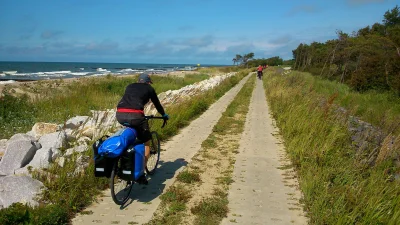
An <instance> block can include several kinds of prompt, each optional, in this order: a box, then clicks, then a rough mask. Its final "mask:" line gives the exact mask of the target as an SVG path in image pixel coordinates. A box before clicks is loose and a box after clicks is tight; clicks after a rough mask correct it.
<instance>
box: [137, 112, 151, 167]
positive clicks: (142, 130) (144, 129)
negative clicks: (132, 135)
mask: <svg viewBox="0 0 400 225" xmlns="http://www.w3.org/2000/svg"><path fill="white" fill-rule="evenodd" d="M137 130H138V138H139V139H140V140H141V141H143V142H144V157H145V165H147V160H148V159H149V156H150V140H151V133H150V129H149V122H148V121H147V120H143V121H142V122H141V124H140V126H139V127H138V129H137Z"/></svg>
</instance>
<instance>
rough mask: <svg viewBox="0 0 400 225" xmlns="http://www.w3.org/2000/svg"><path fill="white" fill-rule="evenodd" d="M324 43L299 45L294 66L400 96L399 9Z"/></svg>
mask: <svg viewBox="0 0 400 225" xmlns="http://www.w3.org/2000/svg"><path fill="white" fill-rule="evenodd" d="M337 35H338V37H337V39H334V40H328V41H326V42H325V43H319V42H313V43H311V44H303V43H302V44H300V45H299V46H298V47H297V48H296V49H295V50H293V58H294V59H293V60H294V65H293V67H294V68H295V69H297V70H302V71H308V72H311V73H312V74H314V75H318V76H322V77H325V78H329V79H334V80H337V81H340V82H342V83H346V84H348V85H350V86H351V87H353V88H354V89H355V90H358V91H366V90H370V89H378V90H393V91H395V92H396V93H397V94H399V95H400V8H399V7H398V6H397V5H396V7H394V8H393V9H391V10H388V11H386V13H385V14H384V15H383V20H382V23H375V24H373V25H372V26H367V27H364V28H362V29H359V30H358V31H357V32H353V33H352V34H347V33H344V32H342V31H337Z"/></svg>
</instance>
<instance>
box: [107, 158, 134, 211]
mask: <svg viewBox="0 0 400 225" xmlns="http://www.w3.org/2000/svg"><path fill="white" fill-rule="evenodd" d="M121 168H122V165H121V158H117V159H116V160H115V161H114V166H113V169H112V171H111V177H110V189H111V197H112V199H113V201H114V202H115V204H117V205H122V204H124V203H125V202H126V201H127V200H128V199H129V194H130V193H131V191H132V186H133V182H132V181H125V180H122V179H121V178H120V177H119V176H118V174H119V172H120V171H122V170H121Z"/></svg>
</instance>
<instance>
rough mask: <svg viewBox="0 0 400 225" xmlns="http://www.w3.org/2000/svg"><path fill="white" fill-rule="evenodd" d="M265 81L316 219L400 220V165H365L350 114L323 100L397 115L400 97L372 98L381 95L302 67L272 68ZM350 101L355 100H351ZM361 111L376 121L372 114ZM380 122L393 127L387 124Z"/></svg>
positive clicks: (343, 221) (345, 221)
mask: <svg viewBox="0 0 400 225" xmlns="http://www.w3.org/2000/svg"><path fill="white" fill-rule="evenodd" d="M264 85H265V90H266V95H267V98H268V100H269V105H270V109H271V111H272V113H273V115H274V118H275V120H276V122H277V125H278V127H279V128H280V131H281V134H282V136H283V138H284V142H285V146H286V150H287V152H288V154H289V156H290V158H291V160H292V162H293V165H294V166H295V167H296V169H297V170H298V174H299V179H300V188H301V190H302V192H303V194H304V199H303V201H304V203H305V207H306V210H307V215H308V216H309V217H310V223H311V224H399V223H400V183H399V182H398V181H396V180H395V179H392V178H393V176H394V175H395V174H396V173H398V172H400V169H399V168H398V167H396V165H395V164H394V161H392V160H388V161H385V162H383V163H381V164H379V165H376V166H374V167H369V166H367V165H365V164H363V163H362V159H360V158H358V157H356V150H355V149H353V147H352V143H351V134H350V133H349V131H348V128H347V124H346V123H345V122H344V121H346V118H345V119H343V118H341V117H343V116H344V117H347V116H348V115H340V114H337V113H336V109H335V107H334V105H333V104H322V103H323V102H333V103H334V104H337V105H341V106H345V107H349V108H348V110H350V111H351V112H355V113H360V112H361V111H362V110H359V109H361V108H364V109H367V108H368V109H369V110H367V111H370V113H372V114H374V115H375V116H376V117H377V118H382V117H383V115H382V114H386V115H388V114H389V113H390V114H391V115H392V116H391V117H386V118H395V117H397V116H398V114H396V113H394V112H395V111H396V110H397V108H398V107H399V105H398V104H397V101H398V100H395V99H384V98H383V97H382V96H384V94H383V95H382V96H380V95H376V96H375V97H376V98H377V99H374V100H370V101H367V99H371V98H375V97H374V96H373V95H371V93H365V94H360V93H353V92H351V91H350V90H349V89H348V88H347V87H345V86H343V85H341V84H337V83H334V82H328V81H324V80H320V79H317V78H313V77H311V76H310V75H308V74H304V73H297V72H295V73H293V74H291V75H287V76H281V75H279V76H278V75H274V74H272V73H268V74H266V76H265V77H264ZM335 92H337V93H339V94H338V95H337V98H334V95H333V93H335ZM378 99H379V100H378ZM346 101H347V102H352V104H350V105H345V104H344V103H343V102H346ZM389 102H390V103H391V104H389ZM327 105H328V106H329V107H328V106H327ZM385 105H387V106H389V105H390V108H389V110H386V109H381V108H380V107H384V106H385ZM356 109H358V110H356ZM358 116H361V117H362V118H363V119H364V120H366V121H367V122H371V123H373V121H369V120H368V118H369V117H368V114H363V113H360V114H358ZM387 120H388V121H389V120H390V119H387ZM380 125H382V127H383V128H384V129H388V127H387V126H386V127H385V123H381V124H380Z"/></svg>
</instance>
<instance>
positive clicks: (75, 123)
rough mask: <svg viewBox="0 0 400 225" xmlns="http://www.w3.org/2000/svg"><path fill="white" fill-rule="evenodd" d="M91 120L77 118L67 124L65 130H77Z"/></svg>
mask: <svg viewBox="0 0 400 225" xmlns="http://www.w3.org/2000/svg"><path fill="white" fill-rule="evenodd" d="M88 120H89V117H88V116H75V117H73V118H71V119H69V120H67V122H65V128H68V129H76V128H78V127H80V126H81V125H82V124H84V123H85V122H87V121H88Z"/></svg>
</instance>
